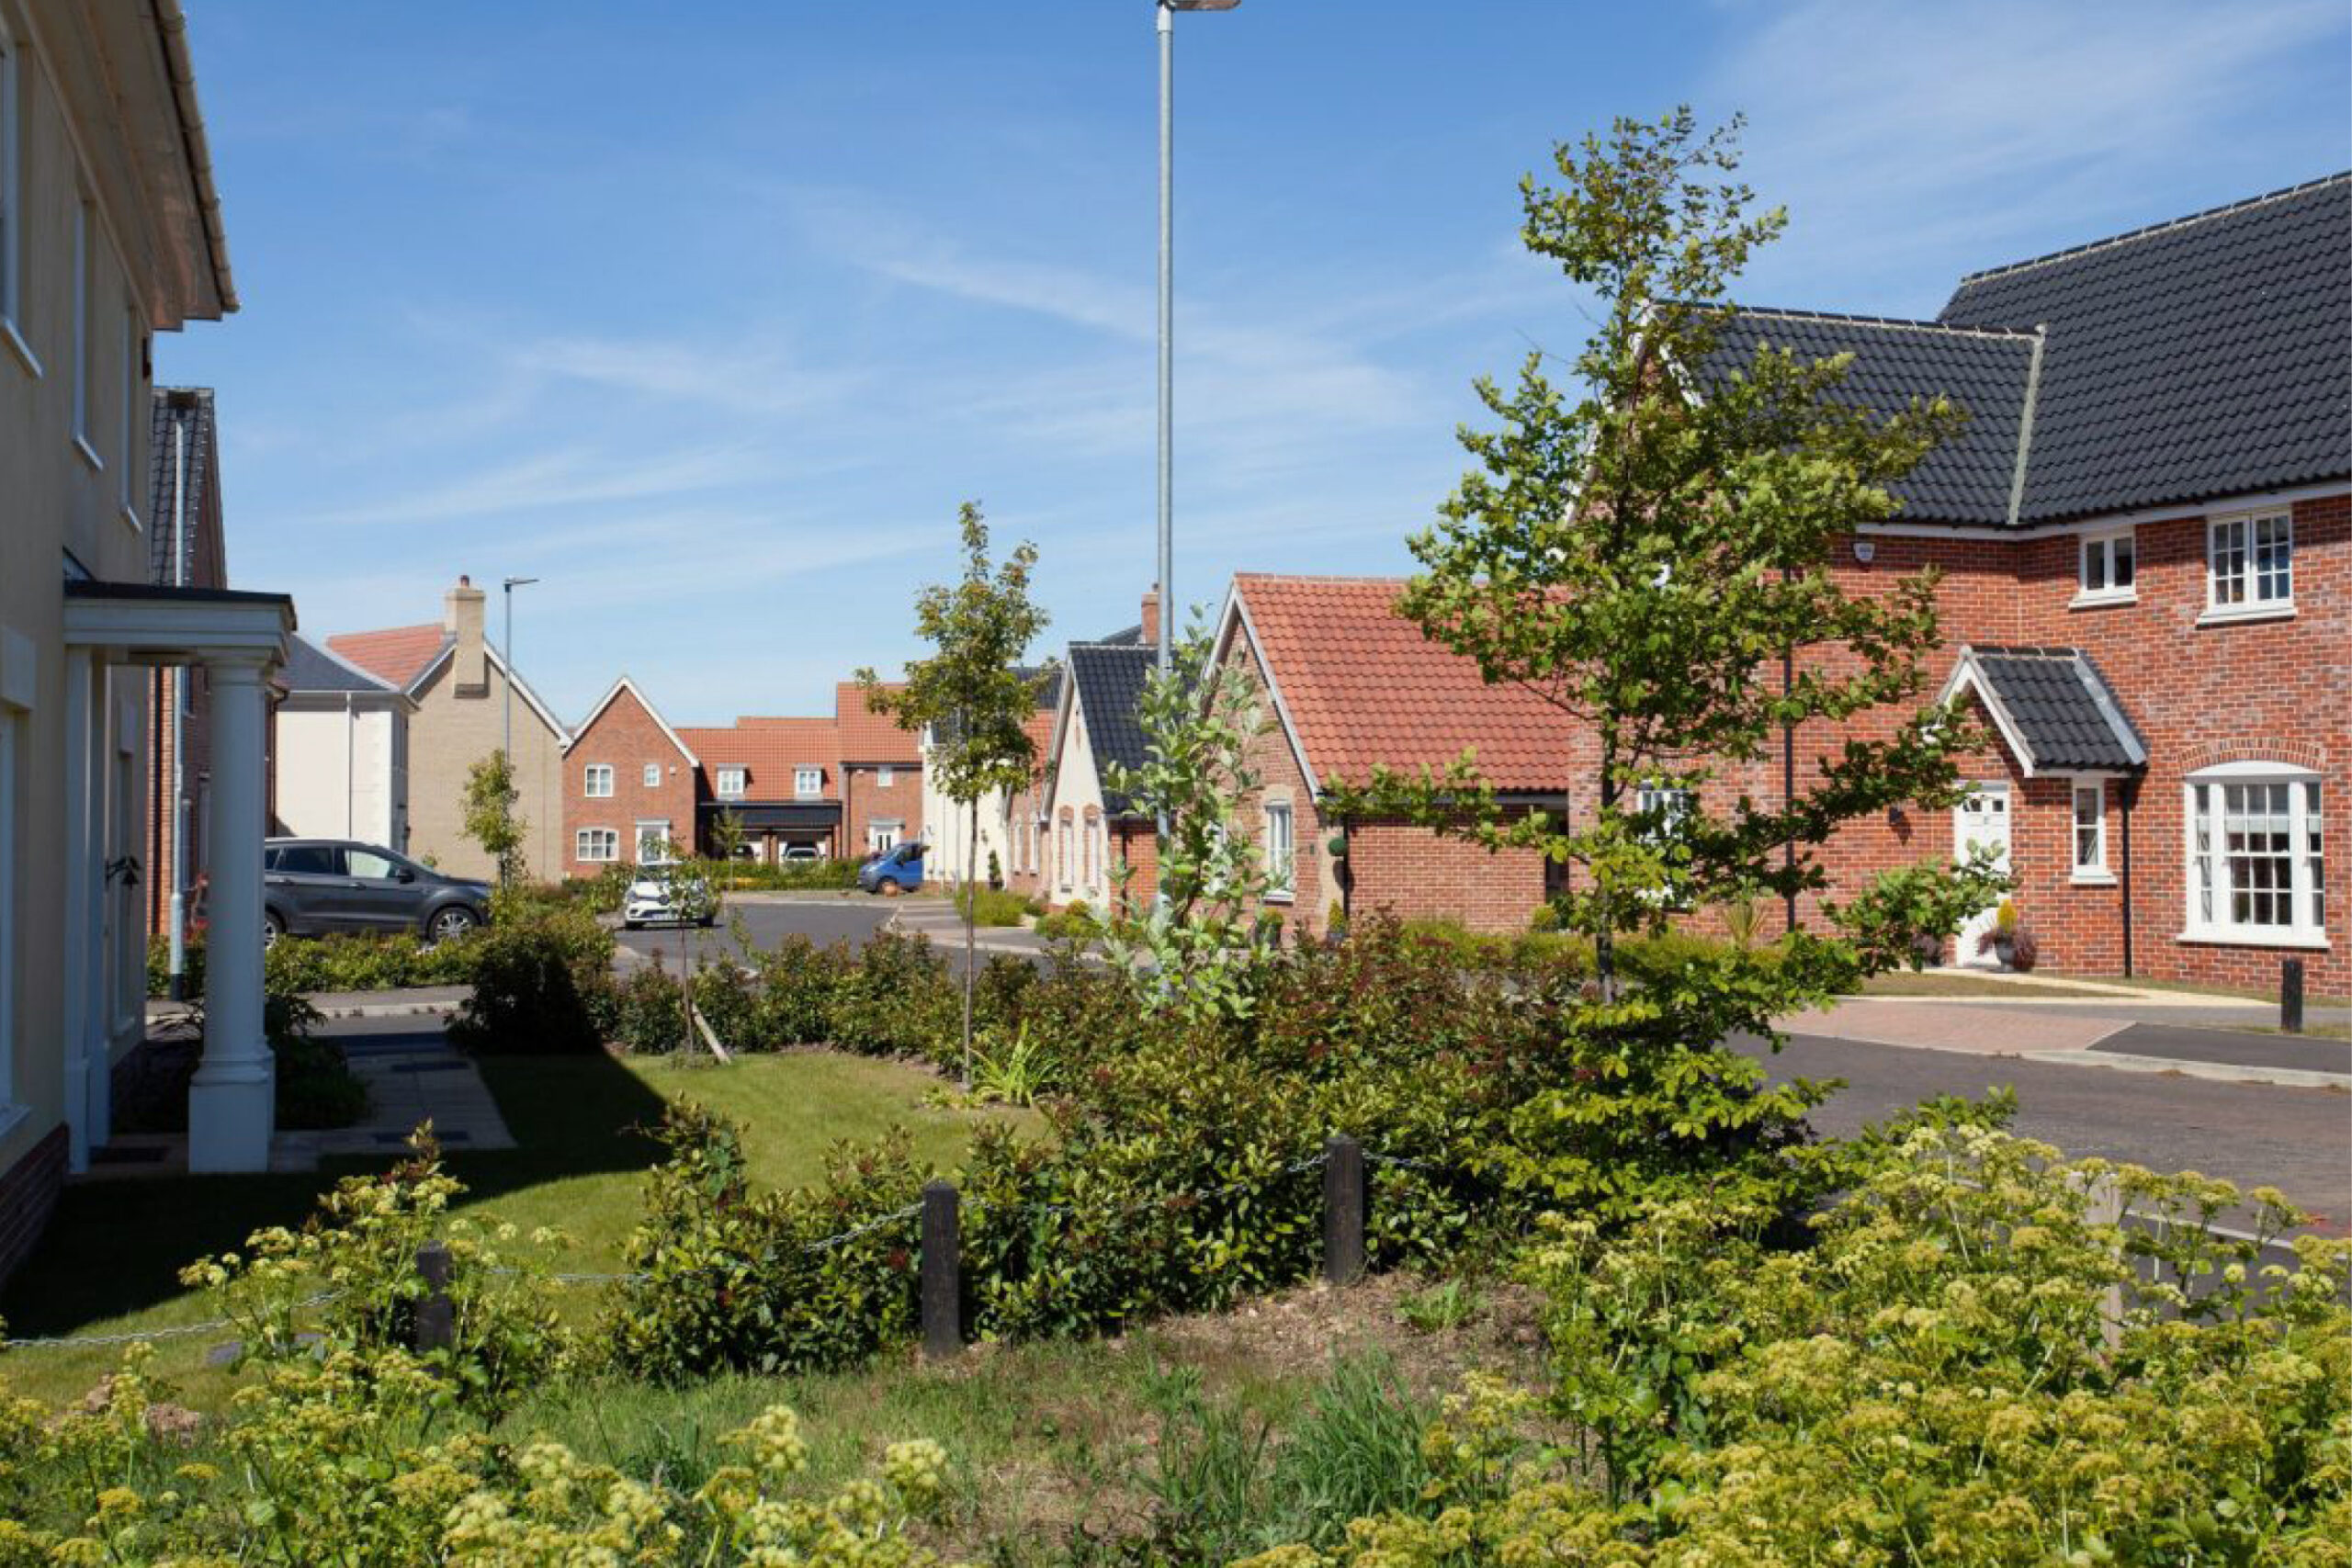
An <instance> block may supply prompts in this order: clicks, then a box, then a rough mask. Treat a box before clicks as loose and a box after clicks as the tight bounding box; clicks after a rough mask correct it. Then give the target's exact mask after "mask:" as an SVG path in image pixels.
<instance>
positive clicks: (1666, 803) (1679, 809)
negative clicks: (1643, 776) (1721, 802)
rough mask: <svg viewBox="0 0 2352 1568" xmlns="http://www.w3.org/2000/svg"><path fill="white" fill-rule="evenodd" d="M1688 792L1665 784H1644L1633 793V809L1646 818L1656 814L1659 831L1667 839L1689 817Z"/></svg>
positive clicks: (1689, 802)
mask: <svg viewBox="0 0 2352 1568" xmlns="http://www.w3.org/2000/svg"><path fill="white" fill-rule="evenodd" d="M1634 810H1635V811H1638V812H1640V813H1642V814H1643V815H1644V816H1648V815H1650V814H1651V813H1653V812H1654V813H1656V814H1657V821H1658V827H1659V829H1660V831H1661V832H1662V833H1663V834H1664V835H1665V836H1666V837H1668V838H1671V837H1672V836H1673V834H1674V830H1675V829H1676V827H1677V826H1678V825H1679V824H1680V822H1681V821H1682V819H1683V818H1686V817H1688V816H1690V815H1691V792H1690V791H1689V790H1687V789H1674V788H1671V787H1669V786H1668V785H1665V784H1644V785H1642V786H1641V787H1640V788H1639V789H1637V790H1635V791H1634Z"/></svg>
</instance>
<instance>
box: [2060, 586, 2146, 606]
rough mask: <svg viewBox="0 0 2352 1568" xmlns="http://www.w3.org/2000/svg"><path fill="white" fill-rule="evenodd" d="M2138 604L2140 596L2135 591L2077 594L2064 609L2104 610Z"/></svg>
mask: <svg viewBox="0 0 2352 1568" xmlns="http://www.w3.org/2000/svg"><path fill="white" fill-rule="evenodd" d="M2139 602H2140V594H2139V592H2138V590H2136V589H2131V590H2126V591H2125V592H2121V593H2077V594H2075V596H2074V597H2073V598H2072V599H2069V600H2068V601H2067V602H2066V608H2068V609H2069V610H2104V609H2106V608H2108V607H2109V605H2112V604H2138V603H2139Z"/></svg>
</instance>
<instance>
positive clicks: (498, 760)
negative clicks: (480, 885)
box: [465, 751, 530, 887]
mask: <svg viewBox="0 0 2352 1568" xmlns="http://www.w3.org/2000/svg"><path fill="white" fill-rule="evenodd" d="M522 798H523V793H522V791H521V790H519V789H517V788H516V787H515V766H514V763H513V762H512V761H509V760H508V759H507V755H506V753H505V752H504V751H492V753H491V754H490V755H489V756H487V757H483V758H481V759H480V760H478V761H476V762H475V763H474V764H473V766H472V767H470V768H468V769H467V770H466V815H465V835H466V837H467V838H469V839H471V840H473V841H474V842H475V843H477V844H480V845H481V847H482V850H483V852H485V853H486V854H488V855H489V856H490V858H491V860H492V862H493V863H496V865H497V867H498V882H499V886H502V887H504V886H513V885H514V884H515V883H516V882H519V881H520V880H522V877H523V874H524V870H525V867H524V864H523V840H524V839H525V838H526V837H527V836H528V834H529V832H530V824H529V823H527V822H526V821H524V820H523V818H522V815H521V813H519V812H517V811H516V810H515V807H516V805H517V804H519V803H520V802H521V800H522Z"/></svg>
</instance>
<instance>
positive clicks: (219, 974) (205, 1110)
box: [65, 582, 294, 1171]
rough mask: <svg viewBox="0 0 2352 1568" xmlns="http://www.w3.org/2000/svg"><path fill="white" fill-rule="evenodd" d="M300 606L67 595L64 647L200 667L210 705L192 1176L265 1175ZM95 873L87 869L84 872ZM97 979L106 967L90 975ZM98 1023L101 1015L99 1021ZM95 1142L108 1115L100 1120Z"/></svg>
mask: <svg viewBox="0 0 2352 1568" xmlns="http://www.w3.org/2000/svg"><path fill="white" fill-rule="evenodd" d="M293 630H294V601H293V600H292V599H291V598H290V597H288V595H286V594H283V593H250V592H235V591H232V590H228V589H207V588H162V587H150V586H148V585H146V584H144V583H123V582H68V583H66V584H65V645H66V648H67V650H68V652H69V653H78V654H81V655H83V656H85V657H88V658H92V659H94V660H97V661H100V662H104V663H108V664H140V665H166V664H194V665H200V666H202V667H203V669H204V671H205V673H206V679H207V684H208V687H209V691H210V694H211V757H212V796H211V815H210V819H209V823H208V824H207V836H208V841H209V843H210V845H211V856H210V861H211V883H210V891H209V894H208V895H207V908H208V911H209V920H210V925H209V929H208V931H207V932H206V937H205V945H206V964H205V977H204V1057H203V1060H202V1061H201V1062H200V1063H199V1064H198V1067H197V1070H196V1077H195V1080H194V1082H193V1083H192V1084H191V1085H190V1086H189V1089H188V1107H187V1134H188V1136H187V1157H188V1168H189V1169H190V1170H191V1171H249V1170H266V1169H268V1168H269V1144H270V1136H271V1134H272V1133H273V1132H275V1131H276V1125H275V1123H276V1099H277V1062H276V1059H275V1058H274V1057H273V1056H272V1055H270V1050H269V1043H268V1040H267V1037H266V1035H265V1034H264V1032H263V1028H262V891H261V869H262V838H263V835H264V832H265V830H266V822H267V818H268V795H269V791H268V778H267V773H266V758H265V753H266V747H267V740H268V733H267V730H268V705H267V689H266V682H267V681H268V679H269V675H270V672H271V671H274V670H275V669H277V667H278V666H279V665H281V664H283V663H284V662H285V660H286V655H287V639H288V637H289V636H290V635H291V634H292V633H293ZM86 870H87V868H85V872H86ZM85 969H87V970H88V971H89V972H90V973H93V974H95V973H96V971H97V966H96V965H85ZM93 1016H95V1015H93ZM85 1060H89V1061H90V1062H91V1065H90V1066H89V1067H88V1069H87V1070H88V1072H89V1074H90V1076H91V1077H92V1078H93V1080H94V1081H93V1083H92V1085H91V1086H90V1089H88V1090H87V1091H86V1092H87V1094H88V1099H87V1100H86V1103H88V1104H90V1105H93V1106H96V1105H100V1104H103V1103H104V1100H103V1094H104V1089H103V1087H102V1085H100V1084H98V1083H97V1082H96V1081H95V1080H96V1079H97V1078H98V1077H100V1075H102V1074H103V1072H104V1071H105V1066H106V1063H105V1055H104V1053H103V1052H100V1053H98V1054H97V1055H96V1057H95V1058H85ZM90 1121H91V1122H92V1125H91V1127H90V1129H89V1131H90V1132H91V1134H95V1138H96V1140H100V1141H102V1140H103V1138H104V1136H105V1128H104V1124H103V1123H104V1117H103V1116H102V1115H101V1116H93V1117H91V1118H90Z"/></svg>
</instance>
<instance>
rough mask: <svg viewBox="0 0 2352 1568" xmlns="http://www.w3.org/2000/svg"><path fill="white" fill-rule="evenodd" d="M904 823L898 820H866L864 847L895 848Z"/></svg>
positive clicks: (870, 848) (873, 848)
mask: <svg viewBox="0 0 2352 1568" xmlns="http://www.w3.org/2000/svg"><path fill="white" fill-rule="evenodd" d="M905 828H906V824H905V823H903V822H899V821H876V822H868V823H867V824H866V825H865V847H866V848H867V849H869V850H895V849H897V848H898V847H899V833H900V832H902V831H903V830H904V829H905Z"/></svg>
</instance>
